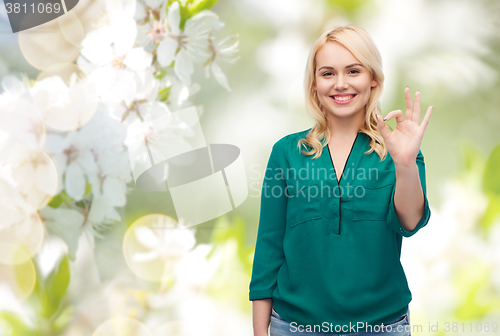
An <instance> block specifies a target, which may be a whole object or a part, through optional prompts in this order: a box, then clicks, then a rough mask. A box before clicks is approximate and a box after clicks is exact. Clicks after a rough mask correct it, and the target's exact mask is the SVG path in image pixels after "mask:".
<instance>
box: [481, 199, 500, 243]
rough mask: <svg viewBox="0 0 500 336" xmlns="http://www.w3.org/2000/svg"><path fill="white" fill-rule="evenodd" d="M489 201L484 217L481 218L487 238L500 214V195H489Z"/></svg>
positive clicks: (484, 235)
mask: <svg viewBox="0 0 500 336" xmlns="http://www.w3.org/2000/svg"><path fill="white" fill-rule="evenodd" d="M488 199H489V203H488V207H487V208H486V211H485V212H484V214H483V217H482V218H481V220H480V226H481V228H482V229H483V238H487V236H488V232H489V229H490V228H491V225H492V224H493V223H494V222H495V220H496V218H497V216H498V215H499V214H500V197H499V196H496V195H494V194H490V195H489V196H488Z"/></svg>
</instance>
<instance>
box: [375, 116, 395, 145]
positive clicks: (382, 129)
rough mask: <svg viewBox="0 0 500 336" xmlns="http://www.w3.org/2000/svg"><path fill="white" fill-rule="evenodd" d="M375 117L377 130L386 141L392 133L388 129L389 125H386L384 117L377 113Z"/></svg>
mask: <svg viewBox="0 0 500 336" xmlns="http://www.w3.org/2000/svg"><path fill="white" fill-rule="evenodd" d="M375 115H376V117H377V128H378V130H379V131H380V134H382V137H383V138H384V140H386V139H387V137H388V136H389V133H391V132H390V131H389V129H388V128H387V125H386V124H385V122H384V120H383V118H382V116H381V115H380V114H378V113H376V114H375Z"/></svg>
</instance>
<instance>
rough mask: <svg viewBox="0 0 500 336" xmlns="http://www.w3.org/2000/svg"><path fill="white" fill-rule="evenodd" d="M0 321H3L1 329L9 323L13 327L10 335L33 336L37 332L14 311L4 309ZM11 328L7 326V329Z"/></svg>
mask: <svg viewBox="0 0 500 336" xmlns="http://www.w3.org/2000/svg"><path fill="white" fill-rule="evenodd" d="M0 323H1V327H2V328H1V329H3V327H4V326H5V327H6V325H5V324H7V325H8V326H10V328H12V332H11V333H10V335H16V336H32V335H34V334H36V333H35V331H34V330H33V329H31V328H30V327H29V326H27V325H26V324H25V323H24V322H23V320H22V319H21V318H20V317H19V316H17V315H16V314H14V313H11V312H7V311H3V312H0ZM10 328H8V327H7V328H6V329H7V330H8V329H10Z"/></svg>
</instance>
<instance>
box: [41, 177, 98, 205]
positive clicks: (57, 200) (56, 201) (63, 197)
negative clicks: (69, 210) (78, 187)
mask: <svg viewBox="0 0 500 336" xmlns="http://www.w3.org/2000/svg"><path fill="white" fill-rule="evenodd" d="M89 185H90V184H89V183H88V182H87V186H86V188H85V192H87V190H88V187H89ZM90 187H91V186H90ZM72 201H73V198H72V197H71V196H69V195H68V194H66V191H64V190H63V191H61V192H60V193H59V194H57V195H56V196H54V197H52V199H51V200H50V202H49V204H48V206H50V207H51V208H59V207H60V206H61V204H62V203H63V202H64V203H67V202H72Z"/></svg>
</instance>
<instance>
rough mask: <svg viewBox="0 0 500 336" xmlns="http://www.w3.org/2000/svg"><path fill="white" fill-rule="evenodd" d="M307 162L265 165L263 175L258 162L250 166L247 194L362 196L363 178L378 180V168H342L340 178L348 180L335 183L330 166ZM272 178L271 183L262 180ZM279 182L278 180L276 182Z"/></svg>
mask: <svg viewBox="0 0 500 336" xmlns="http://www.w3.org/2000/svg"><path fill="white" fill-rule="evenodd" d="M313 165H314V164H312V165H309V163H307V164H306V167H302V168H299V169H295V168H287V169H282V168H275V169H271V168H266V169H265V172H264V174H262V173H261V171H262V169H261V168H262V167H261V166H260V165H258V164H255V165H252V166H251V167H250V170H251V172H252V175H251V177H250V180H251V182H250V189H251V190H252V192H251V194H250V197H255V198H259V197H282V196H284V195H285V196H286V197H289V198H293V197H300V198H305V199H307V201H308V202H310V201H311V199H315V198H322V197H348V198H351V197H356V198H359V197H364V196H365V187H364V186H363V184H364V183H365V182H366V181H378V180H379V178H380V174H379V173H380V172H379V170H378V168H374V167H371V168H356V169H355V168H352V167H345V169H344V171H343V173H342V178H343V179H346V178H348V182H346V183H342V185H341V184H340V183H338V180H337V176H336V174H335V171H334V170H333V169H332V168H329V169H327V168H324V167H322V168H315V167H314V166H313ZM266 181H274V183H266ZM277 182H279V183H277Z"/></svg>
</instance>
